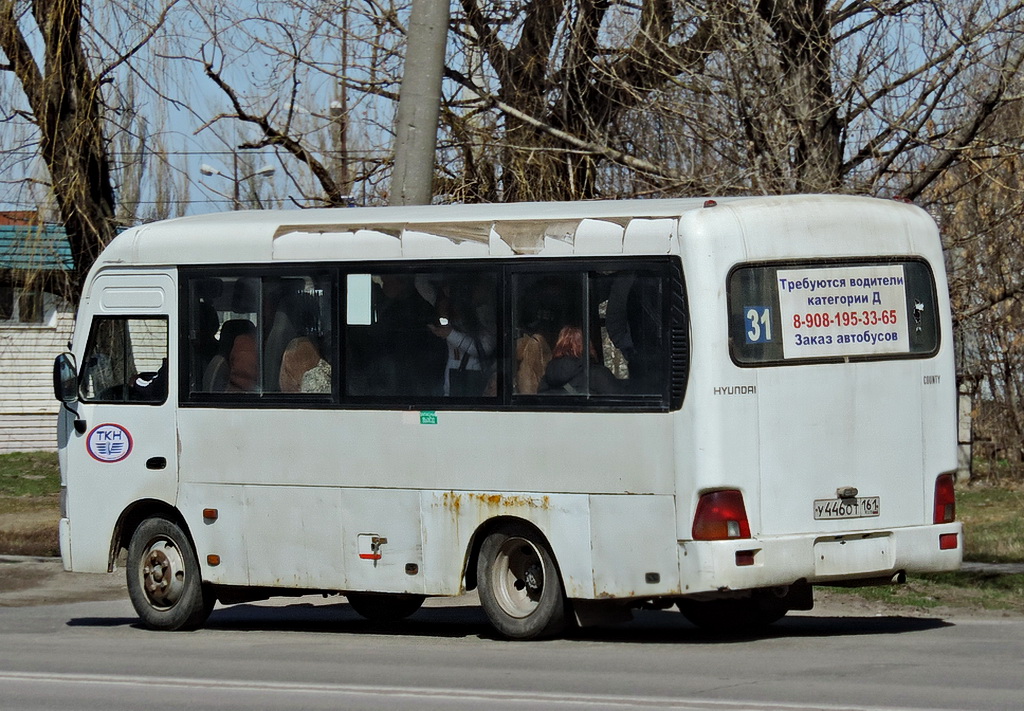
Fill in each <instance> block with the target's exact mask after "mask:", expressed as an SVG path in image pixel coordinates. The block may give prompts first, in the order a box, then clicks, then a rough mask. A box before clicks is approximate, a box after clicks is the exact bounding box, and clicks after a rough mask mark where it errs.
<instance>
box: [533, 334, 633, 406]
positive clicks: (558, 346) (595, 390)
mask: <svg viewBox="0 0 1024 711" xmlns="http://www.w3.org/2000/svg"><path fill="white" fill-rule="evenodd" d="M588 350H589V351H590V357H589V358H588V365H589V376H590V389H589V391H588V390H587V372H586V371H585V370H584V361H583V330H582V329H581V328H579V327H578V326H564V327H563V328H562V330H561V331H559V333H558V340H557V341H556V342H555V347H554V348H553V349H552V351H551V362H550V363H548V367H547V369H546V370H545V371H544V378H543V379H542V380H541V383H540V388H539V389H538V392H540V393H549V394H550V393H559V392H564V393H571V394H581V395H587V394H589V395H608V394H614V393H620V392H623V383H622V381H620V380H618V379H617V378H616V377H615V376H614V375H612V372H611V371H610V370H608V368H606V367H605V366H604V364H603V363H600V362H598V359H597V352H596V350H595V349H594V345H593V344H590V348H589V349H588Z"/></svg>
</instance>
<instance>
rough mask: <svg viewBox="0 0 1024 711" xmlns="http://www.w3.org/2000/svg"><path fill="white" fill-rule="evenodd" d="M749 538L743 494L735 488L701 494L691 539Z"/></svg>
mask: <svg viewBox="0 0 1024 711" xmlns="http://www.w3.org/2000/svg"><path fill="white" fill-rule="evenodd" d="M730 538H750V524H749V523H748V522H747V510H746V508H744V506H743V494H741V493H740V492H739V491H737V490H735V489H729V490H726V491H712V492H709V493H707V494H703V495H701V497H700V500H699V501H698V502H697V513H696V514H695V515H694V517H693V540H695V541H722V540H727V539H730Z"/></svg>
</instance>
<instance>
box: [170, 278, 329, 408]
mask: <svg viewBox="0 0 1024 711" xmlns="http://www.w3.org/2000/svg"><path fill="white" fill-rule="evenodd" d="M330 284H331V281H330V278H329V277H328V276H327V275H326V273H325V274H323V275H318V276H301V275H294V274H284V275H278V274H273V275H264V276H222V277H195V278H193V279H191V280H190V282H189V300H188V307H189V319H190V320H189V324H190V326H189V363H188V368H189V380H188V382H189V383H190V387H191V393H193V394H195V393H231V394H235V395H248V396H251V395H260V394H262V393H287V394H303V393H314V394H329V393H330V392H331V390H332V387H331V368H330V364H329V363H330V351H331V349H332V347H333V340H332V333H331V323H332V319H331V315H330V309H331V286H330ZM307 374H309V377H306V376H307Z"/></svg>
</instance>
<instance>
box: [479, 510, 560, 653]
mask: <svg viewBox="0 0 1024 711" xmlns="http://www.w3.org/2000/svg"><path fill="white" fill-rule="evenodd" d="M474 547H475V549H476V555H475V556H473V558H475V561H474V562H475V565H473V566H471V567H472V568H473V569H475V570H476V584H477V587H478V588H479V594H480V604H481V606H482V607H483V609H484V612H485V613H486V614H487V617H488V619H489V620H490V622H491V624H492V625H493V626H494V628H495V629H496V630H497V631H498V632H499V633H500V634H501V635H502V636H504V637H507V638H509V639H522V640H526V639H536V638H540V637H551V636H555V635H557V634H559V633H560V632H562V631H563V630H564V629H565V627H566V625H567V624H568V622H569V620H570V619H571V613H570V610H569V602H568V599H567V598H566V596H565V586H564V583H563V581H562V574H561V571H560V570H559V568H558V564H557V561H556V559H555V556H554V553H553V552H552V549H551V545H550V544H549V543H548V540H547V537H546V536H544V534H543V533H541V531H540V530H539V529H538V528H537V527H536V526H534V525H533V524H531V523H529V522H527V521H524V520H521V519H516V518H504V519H496V520H494V521H492V522H489V523H488V525H487V526H486V528H484V529H482V530H480V531H478V532H477V535H476V536H475V543H474Z"/></svg>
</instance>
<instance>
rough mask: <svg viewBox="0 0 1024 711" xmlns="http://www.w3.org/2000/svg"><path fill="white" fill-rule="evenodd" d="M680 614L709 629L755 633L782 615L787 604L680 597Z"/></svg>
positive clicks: (718, 631)
mask: <svg viewBox="0 0 1024 711" xmlns="http://www.w3.org/2000/svg"><path fill="white" fill-rule="evenodd" d="M676 606H677V607H678V608H679V611H680V612H681V613H683V617H685V618H686V619H687V620H689V621H690V623H692V624H693V625H696V626H697V627H700V628H701V629H702V630H707V631H708V632H716V633H720V634H739V633H743V632H756V631H757V630H759V629H761V628H763V627H767V626H768V625H770V624H772V623H773V622H777V621H779V620H781V619H782V618H783V617H785V615H786V613H787V612H788V611H789V610H788V609H787V608H786V607H783V606H778V605H766V604H765V603H764V602H763V601H761V600H758V599H752V598H743V599H736V600H679V601H678V602H677V603H676Z"/></svg>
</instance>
